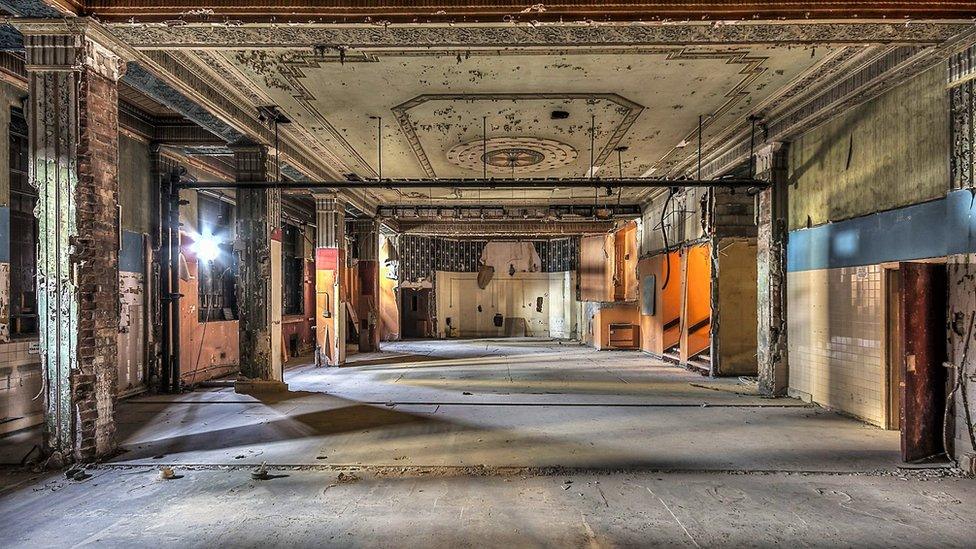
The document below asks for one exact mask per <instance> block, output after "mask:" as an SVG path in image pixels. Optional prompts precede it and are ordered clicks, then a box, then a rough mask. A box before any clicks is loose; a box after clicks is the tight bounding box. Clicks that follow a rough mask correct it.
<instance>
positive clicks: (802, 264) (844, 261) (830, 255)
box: [787, 191, 976, 272]
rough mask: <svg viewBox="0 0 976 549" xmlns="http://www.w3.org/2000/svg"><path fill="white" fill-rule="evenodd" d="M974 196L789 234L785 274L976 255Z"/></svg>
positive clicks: (961, 195)
mask: <svg viewBox="0 0 976 549" xmlns="http://www.w3.org/2000/svg"><path fill="white" fill-rule="evenodd" d="M974 196H976V195H974V194H973V193H971V192H970V191H954V192H952V193H949V195H948V196H947V197H946V198H944V199H939V200H933V201H932V202H925V203H922V204H915V205H912V206H908V207H905V208H899V209H897V210H891V211H887V212H879V213H876V214H871V215H867V216H864V217H858V218H854V219H849V220H846V221H840V222H837V223H828V224H826V225H820V226H819V227H813V228H810V229H800V230H796V231H791V232H790V236H789V244H788V246H787V270H788V271H791V272H794V271H809V270H814V269H835V268H839V267H856V266H861V265H876V264H878V263H884V262H888V261H908V260H912V259H924V258H930V257H943V256H946V255H950V254H958V253H968V252H976V216H974V213H976V201H974Z"/></svg>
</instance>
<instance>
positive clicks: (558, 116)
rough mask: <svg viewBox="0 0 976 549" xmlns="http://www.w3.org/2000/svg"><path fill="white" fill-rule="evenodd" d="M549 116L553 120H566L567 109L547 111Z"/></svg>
mask: <svg viewBox="0 0 976 549" xmlns="http://www.w3.org/2000/svg"><path fill="white" fill-rule="evenodd" d="M549 117H550V118H552V119H553V120H566V119H567V118H569V112H567V111H552V112H551V113H549Z"/></svg>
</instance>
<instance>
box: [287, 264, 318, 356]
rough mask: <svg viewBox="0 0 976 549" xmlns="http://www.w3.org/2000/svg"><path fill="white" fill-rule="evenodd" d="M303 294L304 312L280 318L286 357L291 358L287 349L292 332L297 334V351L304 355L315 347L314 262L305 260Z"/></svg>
mask: <svg viewBox="0 0 976 549" xmlns="http://www.w3.org/2000/svg"><path fill="white" fill-rule="evenodd" d="M302 280H303V287H304V294H305V312H304V314H300V315H288V316H284V317H282V319H281V337H282V340H283V341H282V349H284V350H285V353H286V358H287V359H289V360H290V359H293V358H295V357H293V356H291V355H290V354H289V353H290V351H289V350H288V346H289V341H290V340H291V337H292V334H296V335H298V346H299V353H300V354H301V355H306V354H309V353H311V352H312V351H313V350H314V349H315V330H314V329H313V328H314V327H315V262H314V261H311V260H306V261H305V274H304V276H303V277H302Z"/></svg>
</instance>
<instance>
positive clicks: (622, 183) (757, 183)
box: [180, 178, 769, 190]
mask: <svg viewBox="0 0 976 549" xmlns="http://www.w3.org/2000/svg"><path fill="white" fill-rule="evenodd" d="M180 185H181V188H184V189H308V190H319V189H442V188H452V189H512V188H515V189H524V188H535V189H540V188H544V189H550V188H556V189H559V188H566V189H569V188H574V189H579V188H583V189H600V188H611V189H613V188H618V189H619V188H652V187H658V188H668V187H722V188H737V189H743V188H746V189H748V188H755V189H762V188H765V187H767V186H768V185H769V183H768V182H766V181H761V180H757V179H647V178H624V179H596V178H593V179H586V178H573V179H559V178H522V179H383V180H377V179H370V180H366V181H238V182H234V181H192V182H191V181H186V182H183V183H181V184H180Z"/></svg>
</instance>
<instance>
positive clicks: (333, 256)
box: [315, 194, 346, 366]
mask: <svg viewBox="0 0 976 549" xmlns="http://www.w3.org/2000/svg"><path fill="white" fill-rule="evenodd" d="M344 207H345V205H344V204H343V202H342V200H340V199H339V198H337V197H336V195H334V194H326V195H316V196H315V217H316V239H315V245H316V248H315V338H316V343H315V365H316V366H325V365H328V366H340V365H342V364H343V363H345V361H346V309H345V301H346V300H345V292H346V289H345V284H344V280H343V279H344V278H345V277H344V275H343V273H344V272H345V259H346V258H345V224H346V222H345V214H344Z"/></svg>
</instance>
